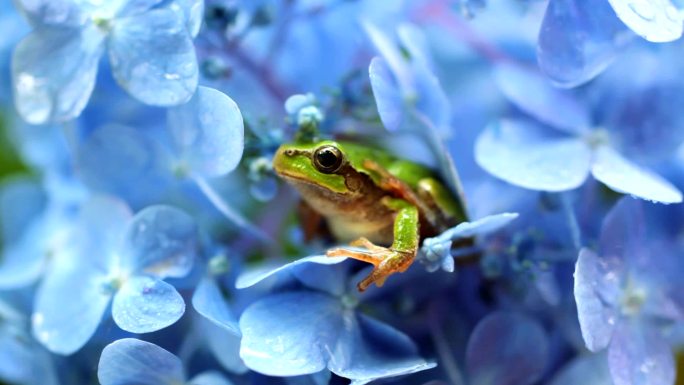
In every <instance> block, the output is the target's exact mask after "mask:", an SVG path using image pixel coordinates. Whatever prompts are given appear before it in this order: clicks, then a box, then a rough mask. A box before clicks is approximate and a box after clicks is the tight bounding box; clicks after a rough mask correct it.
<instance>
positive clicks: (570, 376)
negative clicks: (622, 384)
mask: <svg viewBox="0 0 684 385" xmlns="http://www.w3.org/2000/svg"><path fill="white" fill-rule="evenodd" d="M577 384H582V385H613V380H611V378H610V371H609V370H608V360H607V359H606V356H605V354H585V355H582V356H579V357H577V358H575V359H573V360H572V361H570V363H568V364H567V365H565V366H564V367H563V368H562V369H561V370H560V371H559V372H558V374H557V375H556V376H555V377H554V378H553V380H552V381H551V385H577Z"/></svg>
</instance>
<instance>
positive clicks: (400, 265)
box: [326, 238, 415, 291]
mask: <svg viewBox="0 0 684 385" xmlns="http://www.w3.org/2000/svg"><path fill="white" fill-rule="evenodd" d="M350 245H351V246H352V247H359V248H365V249H366V250H367V251H359V250H351V249H346V248H336V249H331V250H328V252H327V253H326V255H327V256H328V257H347V258H353V259H357V260H359V261H363V262H368V263H371V264H373V266H374V268H373V271H371V272H370V274H368V276H367V277H366V278H364V279H363V280H362V281H361V282H359V284H358V288H359V291H364V290H366V289H367V288H368V287H369V286H370V285H372V284H375V285H376V286H378V287H380V286H382V285H383V284H384V283H385V280H386V279H387V277H389V276H390V275H392V274H394V273H403V272H404V271H406V269H408V268H409V266H411V263H413V260H414V258H415V253H411V252H406V251H400V250H395V249H392V248H387V247H382V246H377V245H375V244H373V243H372V242H371V241H369V240H368V239H366V238H359V239H357V240H355V241H353V242H352V243H351V244H350Z"/></svg>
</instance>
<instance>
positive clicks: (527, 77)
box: [494, 63, 591, 134]
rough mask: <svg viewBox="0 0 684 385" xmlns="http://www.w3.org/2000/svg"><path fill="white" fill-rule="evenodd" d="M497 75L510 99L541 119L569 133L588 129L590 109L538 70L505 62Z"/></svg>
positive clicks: (496, 70)
mask: <svg viewBox="0 0 684 385" xmlns="http://www.w3.org/2000/svg"><path fill="white" fill-rule="evenodd" d="M494 78H495V79H496V82H497V84H498V86H499V89H500V90H501V92H503V94H504V95H505V96H506V98H508V100H509V101H511V102H512V103H513V104H515V105H516V106H517V107H518V108H520V109H521V110H523V111H525V112H526V113H528V114H530V115H532V116H534V117H535V118H537V119H538V120H539V121H540V122H542V123H545V124H548V125H550V126H551V127H554V128H560V129H562V130H563V131H566V132H568V133H570V134H580V133H584V132H586V131H587V130H588V128H589V126H590V124H591V119H590V117H589V110H588V109H587V108H586V107H585V106H583V105H582V104H581V103H580V102H579V100H577V99H575V98H573V97H572V95H571V94H569V93H568V92H567V91H563V90H559V89H557V88H554V87H552V86H551V84H549V81H548V79H545V78H543V77H542V76H541V75H540V74H539V73H538V72H534V71H532V70H529V69H526V68H523V67H521V66H519V65H515V64H508V63H503V64H499V65H497V66H496V67H495V68H494Z"/></svg>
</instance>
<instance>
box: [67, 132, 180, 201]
mask: <svg viewBox="0 0 684 385" xmlns="http://www.w3.org/2000/svg"><path fill="white" fill-rule="evenodd" d="M76 162H77V164H78V172H79V174H80V176H81V179H82V180H83V182H84V183H85V184H86V185H87V186H88V187H89V188H91V189H92V190H94V191H97V192H102V193H106V194H111V195H116V196H119V197H121V198H123V199H125V200H126V201H128V202H130V203H131V205H133V206H134V207H141V206H144V205H146V204H148V203H149V202H158V201H159V200H160V199H159V198H158V197H159V196H161V195H162V194H164V193H165V192H167V191H168V190H169V185H170V183H171V181H172V176H171V172H170V170H171V167H170V163H171V162H170V157H169V156H168V154H167V153H165V151H164V149H163V148H162V147H161V146H160V145H159V144H158V143H157V142H155V141H153V140H150V139H149V138H147V137H146V136H144V135H143V134H142V133H141V132H140V131H139V130H134V129H132V128H130V127H125V126H115V125H108V126H104V127H102V128H99V129H97V130H96V131H95V132H93V133H92V134H91V135H90V136H89V137H88V138H87V139H86V140H85V141H84V142H83V143H82V144H81V145H80V146H79V149H78V155H77V160H76Z"/></svg>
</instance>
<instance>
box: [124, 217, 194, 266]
mask: <svg viewBox="0 0 684 385" xmlns="http://www.w3.org/2000/svg"><path fill="white" fill-rule="evenodd" d="M196 249H197V225H196V224H195V221H194V220H193V219H192V217H190V216H189V215H188V214H186V213H184V212H183V211H181V210H178V209H176V208H174V207H171V206H164V205H157V206H150V207H147V208H145V209H143V210H141V211H140V212H139V213H137V214H136V215H135V216H134V217H133V219H132V221H131V222H130V223H129V225H128V228H127V229H126V232H125V235H124V246H123V252H124V253H125V256H124V257H123V264H124V268H125V269H127V271H128V272H131V273H134V274H139V273H144V274H151V275H154V276H155V277H158V278H165V277H175V278H177V277H184V276H185V275H187V274H188V272H189V271H190V269H191V268H192V265H193V262H194V259H195V253H196Z"/></svg>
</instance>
